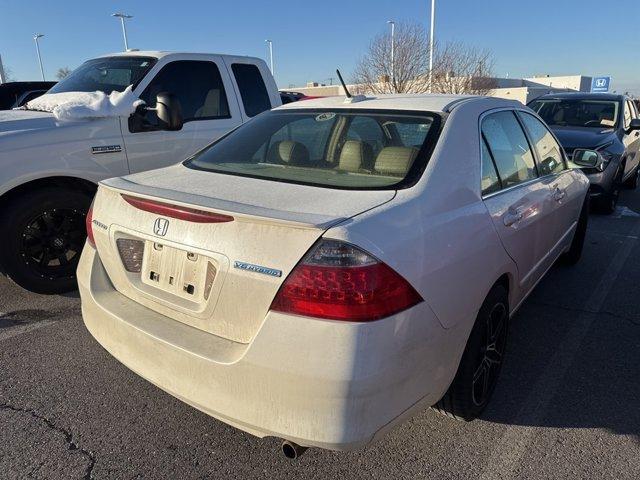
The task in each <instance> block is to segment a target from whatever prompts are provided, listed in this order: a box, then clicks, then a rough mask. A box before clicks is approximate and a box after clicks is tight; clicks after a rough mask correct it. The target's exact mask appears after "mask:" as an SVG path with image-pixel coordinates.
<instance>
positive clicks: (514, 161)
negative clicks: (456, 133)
mask: <svg viewBox="0 0 640 480" xmlns="http://www.w3.org/2000/svg"><path fill="white" fill-rule="evenodd" d="M482 134H483V135H484V137H485V139H486V141H487V147H488V148H489V151H490V152H491V156H492V158H493V160H494V162H495V165H496V168H497V169H498V174H499V175H500V179H501V180H502V186H503V188H508V187H512V186H514V185H518V184H520V183H523V182H527V181H529V180H532V179H535V178H536V177H537V176H538V172H537V169H536V164H535V160H534V158H533V153H532V151H531V147H530V146H529V142H528V141H527V137H526V136H525V134H524V131H523V130H522V127H521V126H520V122H518V120H517V118H516V116H515V113H514V112H512V111H502V112H497V113H493V114H490V115H488V116H486V117H485V118H484V120H483V121H482Z"/></svg>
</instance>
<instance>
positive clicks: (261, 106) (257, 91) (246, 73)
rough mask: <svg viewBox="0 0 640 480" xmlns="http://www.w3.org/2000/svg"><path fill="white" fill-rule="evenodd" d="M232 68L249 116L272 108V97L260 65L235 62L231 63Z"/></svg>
mask: <svg viewBox="0 0 640 480" xmlns="http://www.w3.org/2000/svg"><path fill="white" fill-rule="evenodd" d="M231 70H232V71H233V76H234V77H235V79H236V83H237V84H238V89H239V90H240V97H241V98H242V104H243V105H244V111H245V113H246V114H247V116H249V117H255V116H256V115H258V114H259V113H262V112H264V111H265V110H270V109H271V99H270V98H269V92H268V91H267V87H266V85H265V84H264V79H263V78H262V74H261V73H260V70H259V69H258V67H256V66H255V65H250V64H246V63H234V64H233V65H231Z"/></svg>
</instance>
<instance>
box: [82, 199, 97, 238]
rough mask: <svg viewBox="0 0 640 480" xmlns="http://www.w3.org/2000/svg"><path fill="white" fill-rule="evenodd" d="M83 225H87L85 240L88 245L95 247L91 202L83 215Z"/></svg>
mask: <svg viewBox="0 0 640 480" xmlns="http://www.w3.org/2000/svg"><path fill="white" fill-rule="evenodd" d="M85 225H86V227H87V241H88V242H89V245H91V246H92V247H94V248H95V246H96V241H95V239H94V238H93V203H92V204H91V206H90V207H89V211H88V212H87V216H86V217H85Z"/></svg>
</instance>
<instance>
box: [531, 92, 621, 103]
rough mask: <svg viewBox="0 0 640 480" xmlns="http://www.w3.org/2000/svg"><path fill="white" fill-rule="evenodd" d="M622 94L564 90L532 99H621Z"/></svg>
mask: <svg viewBox="0 0 640 480" xmlns="http://www.w3.org/2000/svg"><path fill="white" fill-rule="evenodd" d="M624 98H626V97H625V96H624V95H618V94H615V93H589V92H566V93H547V94H546V95H542V96H541V97H538V98H536V99H535V100H533V101H534V102H535V101H536V100H551V99H557V100H615V101H619V100H623V99H624Z"/></svg>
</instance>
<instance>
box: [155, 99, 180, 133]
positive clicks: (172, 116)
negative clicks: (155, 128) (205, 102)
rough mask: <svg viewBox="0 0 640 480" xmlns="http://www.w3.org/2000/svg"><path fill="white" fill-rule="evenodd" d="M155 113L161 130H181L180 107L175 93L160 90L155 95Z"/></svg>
mask: <svg viewBox="0 0 640 480" xmlns="http://www.w3.org/2000/svg"><path fill="white" fill-rule="evenodd" d="M156 115H157V116H158V120H160V128H162V129H163V130H170V131H175V130H182V125H184V121H183V119H182V107H181V106H180V101H179V100H178V99H177V98H176V96H175V95H173V94H171V93H168V92H160V93H158V96H157V97H156Z"/></svg>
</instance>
